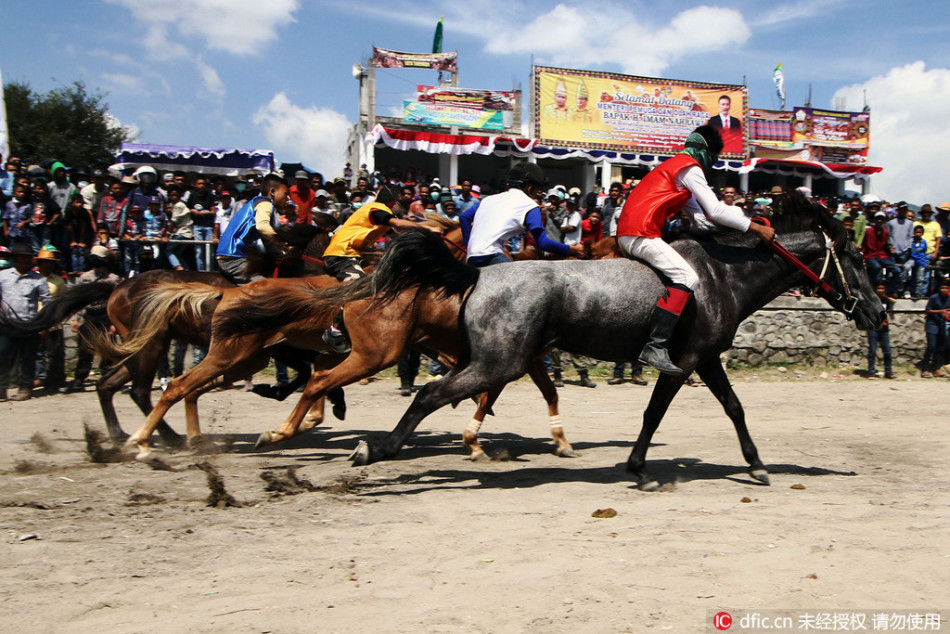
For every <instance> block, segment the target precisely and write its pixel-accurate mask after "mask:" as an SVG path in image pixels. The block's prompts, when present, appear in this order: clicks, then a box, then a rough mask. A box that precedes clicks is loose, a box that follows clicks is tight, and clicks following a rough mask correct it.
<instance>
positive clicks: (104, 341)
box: [80, 326, 129, 363]
mask: <svg viewBox="0 0 950 634" xmlns="http://www.w3.org/2000/svg"><path fill="white" fill-rule="evenodd" d="M80 336H81V337H82V342H83V343H84V344H85V345H86V346H87V347H88V348H89V349H90V350H92V351H93V352H94V353H96V354H98V355H100V356H101V357H102V358H103V359H108V360H109V361H115V362H117V363H118V362H121V361H123V360H124V359H127V358H128V356H129V355H127V354H125V352H124V351H123V350H122V349H121V348H120V347H119V343H118V339H116V338H115V336H114V335H111V334H109V330H108V328H106V327H105V326H103V327H95V328H86V329H84V330H81V331H80Z"/></svg>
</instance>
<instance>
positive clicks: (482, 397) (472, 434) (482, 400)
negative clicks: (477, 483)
mask: <svg viewBox="0 0 950 634" xmlns="http://www.w3.org/2000/svg"><path fill="white" fill-rule="evenodd" d="M499 394H501V388H496V389H494V390H489V391H487V392H482V393H481V394H479V395H478V409H476V410H475V414H474V415H473V416H472V421H471V422H470V423H469V424H468V426H467V427H466V428H465V431H463V432H462V443H463V444H464V445H465V447H466V448H467V449H468V451H469V456H468V459H469V460H471V461H472V462H487V461H488V460H490V458H489V457H488V454H486V453H485V450H484V449H483V448H482V446H481V445H480V444H479V442H478V431H479V430H480V429H481V428H482V423H483V422H485V416H486V415H487V414H488V412H490V411H491V408H492V405H494V404H495V401H496V400H497V399H498V395H499Z"/></svg>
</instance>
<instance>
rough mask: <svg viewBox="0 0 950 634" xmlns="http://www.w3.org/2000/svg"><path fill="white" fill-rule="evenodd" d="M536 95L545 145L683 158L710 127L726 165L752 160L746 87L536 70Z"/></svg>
mask: <svg viewBox="0 0 950 634" xmlns="http://www.w3.org/2000/svg"><path fill="white" fill-rule="evenodd" d="M534 94H535V99H534V101H535V103H534V109H535V110H534V120H535V136H536V137H537V138H538V142H539V143H540V144H543V145H553V146H566V147H578V148H583V149H595V150H598V149H599V150H619V151H622V152H642V153H650V154H676V153H677V152H679V151H680V150H682V149H683V144H684V143H685V142H686V137H687V136H689V133H690V132H691V131H692V130H693V129H694V128H696V127H697V126H700V125H704V124H707V123H708V124H710V125H712V126H714V127H716V128H718V129H719V130H720V131H721V133H722V136H723V142H724V148H723V153H722V158H744V157H745V156H746V154H747V146H748V134H747V131H746V129H745V128H746V126H745V123H746V111H747V110H748V91H747V89H746V87H745V86H741V85H733V84H707V83H701V82H692V81H682V80H674V79H658V78H654V77H635V76H632V75H619V74H616V73H600V72H593V71H579V70H569V69H564V68H550V67H547V66H535V67H534Z"/></svg>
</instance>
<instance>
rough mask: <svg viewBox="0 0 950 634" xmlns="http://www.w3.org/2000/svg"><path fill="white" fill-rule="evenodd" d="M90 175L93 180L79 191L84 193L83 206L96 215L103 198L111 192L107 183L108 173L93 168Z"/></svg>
mask: <svg viewBox="0 0 950 634" xmlns="http://www.w3.org/2000/svg"><path fill="white" fill-rule="evenodd" d="M89 176H90V179H91V182H90V183H89V184H88V185H86V186H85V187H83V188H82V189H81V190H79V193H80V194H82V200H83V206H84V207H85V208H86V209H87V210H89V212H91V213H92V214H93V216H95V214H97V213H99V205H101V204H102V199H103V198H105V197H106V194H108V193H109V185H108V184H107V183H106V173H105V172H103V171H102V170H101V169H94V170H92V174H90V175H89Z"/></svg>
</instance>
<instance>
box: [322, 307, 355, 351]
mask: <svg viewBox="0 0 950 634" xmlns="http://www.w3.org/2000/svg"><path fill="white" fill-rule="evenodd" d="M323 342H324V343H325V344H327V345H328V346H330V349H331V350H333V351H334V352H336V353H337V354H347V353H349V351H350V350H351V347H350V338H349V337H347V336H346V324H345V323H344V322H343V309H342V308H341V309H340V312H338V313H337V314H336V316H335V317H334V318H333V324H332V325H331V326H330V327H329V328H327V329H326V330H325V331H323Z"/></svg>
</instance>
